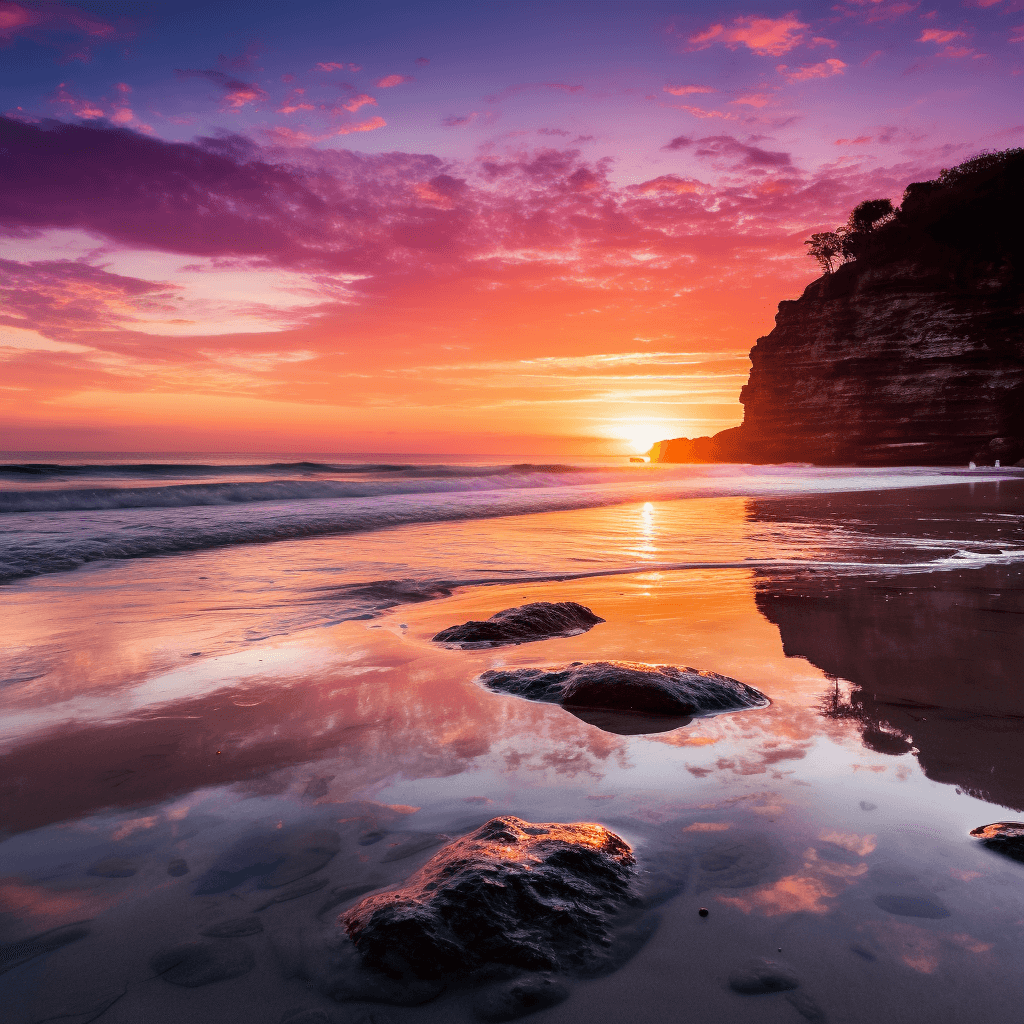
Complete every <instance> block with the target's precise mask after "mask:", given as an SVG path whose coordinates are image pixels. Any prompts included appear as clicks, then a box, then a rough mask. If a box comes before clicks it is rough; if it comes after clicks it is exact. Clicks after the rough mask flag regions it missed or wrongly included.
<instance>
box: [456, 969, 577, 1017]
mask: <svg viewBox="0 0 1024 1024" xmlns="http://www.w3.org/2000/svg"><path fill="white" fill-rule="evenodd" d="M568 998H569V990H568V989H567V988H566V987H565V986H564V985H563V984H562V983H561V982H559V981H556V980H555V979H554V978H552V977H550V976H548V975H546V974H536V975H532V976H527V977H524V978H516V979H514V980H513V981H506V982H502V983H501V984H500V985H491V986H489V987H488V988H485V989H484V990H483V991H482V992H480V993H479V995H478V996H477V997H476V999H475V1000H474V1002H473V1009H474V1011H475V1012H476V1015H477V1017H479V1018H480V1020H485V1021H488V1022H491V1021H494V1022H497V1021H505V1020H515V1019H516V1018H518V1017H525V1016H526V1015H527V1014H528V1013H536V1012H537V1011H538V1010H544V1009H547V1007H549V1006H556V1005H557V1004H558V1003H561V1002H563V1001H564V1000H565V999H568Z"/></svg>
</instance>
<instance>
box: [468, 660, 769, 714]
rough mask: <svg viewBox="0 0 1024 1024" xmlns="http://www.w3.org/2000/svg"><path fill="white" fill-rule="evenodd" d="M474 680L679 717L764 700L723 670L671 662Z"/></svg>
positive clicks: (586, 705)
mask: <svg viewBox="0 0 1024 1024" xmlns="http://www.w3.org/2000/svg"><path fill="white" fill-rule="evenodd" d="M480 680H481V682H483V684H484V685H485V686H487V687H488V688H489V689H491V690H498V691H500V692H502V693H510V694H513V695H514V696H517V697H525V698H527V699H528V700H537V701H545V702H547V703H550V704H561V705H563V706H564V707H566V708H570V709H576V708H582V709H596V710H601V711H615V712H633V713H639V714H644V715H671V716H676V717H680V716H689V715H706V714H715V713H717V712H721V711H739V710H742V709H744V708H763V707H766V706H767V705H768V704H769V700H768V698H767V697H766V696H765V695H764V694H763V693H761V692H760V691H759V690H755V689H754V688H753V687H752V686H747V685H746V684H745V683H740V682H737V681H736V680H735V679H730V678H729V677H728V676H721V675H719V674H718V673H717V672H701V671H699V670H698V669H695V668H685V669H679V668H675V667H674V666H673V665H641V664H632V663H628V662H611V661H595V662H590V663H587V664H582V663H579V662H577V663H575V664H572V665H569V666H568V667H567V668H564V669H561V670H554V671H545V670H544V669H537V668H520V669H499V670H493V669H492V670H491V671H489V672H484V673H483V675H481V676H480Z"/></svg>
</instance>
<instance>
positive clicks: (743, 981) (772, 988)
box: [729, 957, 800, 996]
mask: <svg viewBox="0 0 1024 1024" xmlns="http://www.w3.org/2000/svg"><path fill="white" fill-rule="evenodd" d="M799 985H800V979H799V978H797V976H796V974H794V973H793V970H792V968H790V967H787V966H786V965H785V964H781V963H779V962H778V961H777V960H769V959H767V958H766V957H757V958H756V959H753V960H749V961H747V963H745V964H743V965H742V966H741V967H738V968H737V969H736V970H735V971H733V972H732V973H731V974H730V975H729V988H731V989H732V990H733V992H738V993H740V995H744V996H758V995H765V994H766V993H768V992H787V991H789V990H790V989H794V988H798V987H799Z"/></svg>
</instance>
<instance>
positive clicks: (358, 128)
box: [333, 117, 387, 135]
mask: <svg viewBox="0 0 1024 1024" xmlns="http://www.w3.org/2000/svg"><path fill="white" fill-rule="evenodd" d="M385 127H387V121H385V120H384V118H383V117H371V118H370V119H369V121H360V122H359V124H347V125H343V126H342V127H341V128H338V129H336V130H335V131H334V132H333V134H334V135H351V134H352V132H372V131H375V130H376V129H377V128H385Z"/></svg>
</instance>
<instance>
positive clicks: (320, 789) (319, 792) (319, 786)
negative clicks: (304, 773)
mask: <svg viewBox="0 0 1024 1024" xmlns="http://www.w3.org/2000/svg"><path fill="white" fill-rule="evenodd" d="M333 779H334V776H333V775H321V776H319V777H317V778H315V779H310V780H309V782H307V783H306V788H305V789H304V790H303V791H302V795H303V796H305V797H309V798H310V799H311V800H319V799H320V798H321V797H325V796H327V793H328V791H329V789H330V785H331V782H332V780H333Z"/></svg>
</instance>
